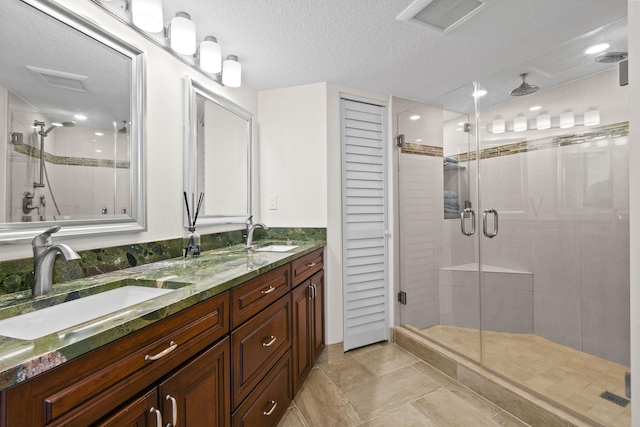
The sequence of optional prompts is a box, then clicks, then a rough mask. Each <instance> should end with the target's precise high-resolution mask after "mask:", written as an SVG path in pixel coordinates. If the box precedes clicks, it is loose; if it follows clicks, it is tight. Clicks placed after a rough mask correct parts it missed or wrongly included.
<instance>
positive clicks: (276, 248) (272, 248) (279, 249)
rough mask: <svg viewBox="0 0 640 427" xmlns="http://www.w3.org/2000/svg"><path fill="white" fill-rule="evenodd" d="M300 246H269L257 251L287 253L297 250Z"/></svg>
mask: <svg viewBox="0 0 640 427" xmlns="http://www.w3.org/2000/svg"><path fill="white" fill-rule="evenodd" d="M297 247H298V245H269V246H265V247H264V248H259V249H256V251H258V252H287V251H290V250H291V249H295V248H297Z"/></svg>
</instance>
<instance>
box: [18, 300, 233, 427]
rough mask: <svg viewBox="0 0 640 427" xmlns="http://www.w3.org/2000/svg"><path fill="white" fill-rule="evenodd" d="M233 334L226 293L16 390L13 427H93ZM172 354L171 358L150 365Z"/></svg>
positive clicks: (76, 360)
mask: <svg viewBox="0 0 640 427" xmlns="http://www.w3.org/2000/svg"><path fill="white" fill-rule="evenodd" d="M168 331H170V332H169V333H168ZM228 332H229V293H228V292H225V293H223V294H220V295H217V296H215V297H212V298H209V299H208V300H206V301H203V302H201V303H198V304H196V305H194V306H192V307H190V308H188V309H185V310H183V311H180V312H178V313H176V314H174V315H172V316H169V317H168V318H166V319H163V320H161V321H159V322H156V323H153V324H151V325H149V326H147V327H145V328H143V329H141V330H138V331H136V332H134V333H132V334H130V335H127V336H125V337H123V338H120V339H118V340H116V341H114V342H112V343H109V344H106V345H104V346H102V347H99V348H97V349H96V350H93V351H91V352H89V353H87V354H85V355H83V356H80V357H78V358H76V359H73V360H71V361H69V362H67V363H65V364H63V365H61V366H59V367H57V368H55V369H53V370H51V371H49V372H46V373H44V374H42V375H39V376H37V377H35V378H33V379H32V380H30V381H27V382H25V383H23V384H19V385H17V386H15V387H13V388H11V389H10V390H8V391H7V393H6V404H7V419H8V420H11V421H10V422H9V423H8V425H10V426H11V425H16V426H20V427H22V426H29V425H42V423H43V421H44V423H45V424H48V423H51V425H65V424H66V423H65V421H64V420H66V419H73V420H74V423H77V424H76V425H81V424H90V423H92V422H94V421H96V420H97V419H99V418H101V417H102V416H104V415H105V414H106V413H107V412H109V411H110V410H111V409H112V408H115V407H117V406H119V405H121V404H123V403H124V402H125V401H126V400H127V399H128V397H129V396H133V395H136V394H138V393H140V392H141V391H142V390H144V389H145V388H147V387H148V386H149V384H151V383H152V382H154V381H157V380H158V379H159V378H161V377H162V376H164V375H166V374H167V373H169V372H170V371H171V370H173V369H175V368H176V367H178V366H179V365H181V364H182V363H184V362H185V361H186V360H188V359H189V358H191V357H192V356H194V355H195V354H197V353H198V352H200V351H201V350H203V349H205V348H206V347H207V346H209V345H211V344H212V343H214V342H215V341H216V340H218V339H219V338H221V337H222V336H224V335H225V334H227V333H228ZM172 342H173V343H174V344H173V345H172V344H171V343H172ZM174 347H175V348H174ZM169 348H174V349H173V350H170V351H169V352H168V353H166V356H164V357H160V358H158V359H157V360H145V357H146V356H147V355H150V356H154V355H158V354H160V353H161V352H163V351H165V350H167V349H169ZM70 379H74V380H75V381H72V382H70ZM36 390H37V391H38V392H37V395H35V396H34V395H33V394H34V393H35V391H36ZM96 396H100V398H99V399H92V398H93V397H96ZM85 402H86V403H85ZM81 404H82V407H81V408H78V407H79V406H80V405H81ZM76 412H79V413H81V415H78V414H77V413H76Z"/></svg>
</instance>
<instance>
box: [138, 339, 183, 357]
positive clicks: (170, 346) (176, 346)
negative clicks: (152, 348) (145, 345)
mask: <svg viewBox="0 0 640 427" xmlns="http://www.w3.org/2000/svg"><path fill="white" fill-rule="evenodd" d="M176 348H178V344H176V343H175V342H173V341H171V342H170V343H169V347H167V348H165V349H164V350H162V351H161V352H160V353H158V354H156V355H155V356H149V355H148V354H147V355H146V356H144V360H152V361H153V360H158V359H161V358H163V357H164V356H166V355H167V354H169V353H171V352H172V351H173V350H175V349H176Z"/></svg>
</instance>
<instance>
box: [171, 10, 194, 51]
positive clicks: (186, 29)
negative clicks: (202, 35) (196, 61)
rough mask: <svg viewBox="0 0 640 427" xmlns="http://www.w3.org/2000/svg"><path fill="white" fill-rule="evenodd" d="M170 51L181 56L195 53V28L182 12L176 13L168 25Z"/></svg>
mask: <svg viewBox="0 0 640 427" xmlns="http://www.w3.org/2000/svg"><path fill="white" fill-rule="evenodd" d="M169 41H170V44H171V49H173V50H175V51H176V52H178V53H181V54H183V55H193V54H194V53H196V26H195V24H194V23H193V22H191V17H190V16H189V15H188V14H187V13H184V12H178V13H176V16H175V17H174V18H173V19H171V24H170V25H169Z"/></svg>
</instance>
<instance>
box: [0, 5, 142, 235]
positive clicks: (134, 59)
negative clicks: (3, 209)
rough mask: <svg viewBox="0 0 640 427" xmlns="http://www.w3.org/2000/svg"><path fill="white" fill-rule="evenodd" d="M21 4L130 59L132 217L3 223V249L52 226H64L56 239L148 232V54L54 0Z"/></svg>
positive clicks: (0, 225) (1, 227)
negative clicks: (146, 95) (146, 82)
mask: <svg viewBox="0 0 640 427" xmlns="http://www.w3.org/2000/svg"><path fill="white" fill-rule="evenodd" d="M20 1H22V2H23V3H26V4H28V5H29V6H32V7H34V8H35V9H37V10H39V11H40V12H42V13H45V14H47V15H49V16H51V17H52V18H54V19H57V20H58V21H60V22H61V24H66V25H68V26H69V27H71V28H74V29H75V30H77V31H80V32H81V33H83V34H84V35H86V36H87V37H91V38H93V39H94V40H97V41H98V42H100V43H102V44H104V45H106V46H108V47H110V48H111V49H113V50H115V51H117V52H119V53H120V54H122V55H125V56H127V57H128V58H130V60H131V93H130V100H129V102H130V110H131V117H130V119H131V128H130V137H131V159H130V164H131V217H130V218H126V219H122V218H117V219H115V218H114V219H100V220H81V219H79V220H65V221H45V222H24V223H23V222H14V223H0V245H1V244H14V243H16V244H17V243H28V242H30V241H31V239H33V237H34V236H35V235H37V234H40V233H42V232H43V231H45V230H46V229H48V228H50V227H51V226H52V225H60V226H62V228H61V229H60V231H59V232H58V233H56V237H82V236H90V235H99V234H107V233H109V234H110V233H133V232H141V231H146V230H147V218H146V187H145V165H144V148H145V140H144V134H145V132H144V129H145V118H146V111H145V105H144V99H145V80H144V76H145V54H144V52H143V51H141V50H140V49H138V48H135V47H133V46H132V45H130V44H128V43H126V42H124V41H122V40H121V39H119V38H117V37H116V36H114V35H112V34H111V33H109V32H107V31H105V30H103V29H102V28H100V27H98V26H97V25H96V24H93V23H91V22H89V21H88V20H86V19H84V18H82V17H80V16H78V15H76V14H75V13H74V12H72V11H70V10H69V9H67V8H65V7H63V6H61V5H59V4H57V3H54V2H53V1H51V0H20Z"/></svg>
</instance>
